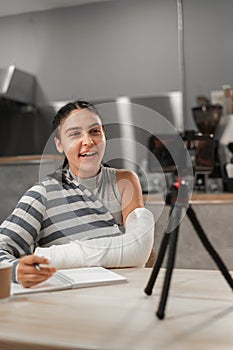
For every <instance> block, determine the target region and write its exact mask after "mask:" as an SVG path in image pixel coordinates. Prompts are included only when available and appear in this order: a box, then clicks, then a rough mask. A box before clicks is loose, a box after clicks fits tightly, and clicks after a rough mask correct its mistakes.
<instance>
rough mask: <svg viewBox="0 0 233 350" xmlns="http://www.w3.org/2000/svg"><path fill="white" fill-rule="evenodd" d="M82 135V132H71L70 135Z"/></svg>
mask: <svg viewBox="0 0 233 350" xmlns="http://www.w3.org/2000/svg"><path fill="white" fill-rule="evenodd" d="M80 135H81V133H80V132H72V133H71V134H69V137H79V136H80Z"/></svg>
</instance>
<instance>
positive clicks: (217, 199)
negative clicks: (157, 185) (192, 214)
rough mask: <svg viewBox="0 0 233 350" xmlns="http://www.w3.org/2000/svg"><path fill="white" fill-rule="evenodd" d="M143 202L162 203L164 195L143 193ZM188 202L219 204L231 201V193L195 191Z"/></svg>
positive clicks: (232, 195)
mask: <svg viewBox="0 0 233 350" xmlns="http://www.w3.org/2000/svg"><path fill="white" fill-rule="evenodd" d="M143 199H144V203H150V204H152V203H154V204H159V203H160V204H161V203H164V196H163V195H162V194H144V195H143ZM190 202H191V203H192V204H219V203H226V204H227V203H233V193H232V192H231V193H230V192H221V193H205V192H195V193H193V194H192V197H191V200H190Z"/></svg>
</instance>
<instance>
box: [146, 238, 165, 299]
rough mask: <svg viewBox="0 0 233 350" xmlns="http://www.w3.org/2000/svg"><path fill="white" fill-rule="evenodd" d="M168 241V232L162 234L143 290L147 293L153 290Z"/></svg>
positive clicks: (149, 293)
mask: <svg viewBox="0 0 233 350" xmlns="http://www.w3.org/2000/svg"><path fill="white" fill-rule="evenodd" d="M168 241H169V234H168V233H165V234H164V236H163V239H162V243H161V246H160V248H159V253H158V257H157V259H156V262H155V265H154V267H153V270H152V273H151V276H150V279H149V281H148V283H147V286H146V288H145V289H144V291H145V293H146V294H147V295H151V294H152V290H153V287H154V284H155V281H156V278H157V276H158V273H159V270H160V267H161V265H162V263H163V259H164V255H165V252H166V249H167V245H168Z"/></svg>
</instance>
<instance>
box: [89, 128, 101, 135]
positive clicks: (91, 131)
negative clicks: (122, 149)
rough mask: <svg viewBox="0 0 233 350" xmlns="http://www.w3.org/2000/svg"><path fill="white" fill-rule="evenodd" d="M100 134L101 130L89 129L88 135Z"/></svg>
mask: <svg viewBox="0 0 233 350" xmlns="http://www.w3.org/2000/svg"><path fill="white" fill-rule="evenodd" d="M100 133H101V129H91V130H90V134H92V135H99V134H100Z"/></svg>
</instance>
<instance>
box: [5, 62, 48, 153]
mask: <svg viewBox="0 0 233 350" xmlns="http://www.w3.org/2000/svg"><path fill="white" fill-rule="evenodd" d="M37 92H38V85H37V79H36V77H35V76H34V75H32V74H30V73H27V72H24V71H23V70H20V69H18V68H16V67H15V66H13V65H9V66H8V67H7V68H1V69H0V120H1V128H0V157H15V156H21V155H23V156H29V155H37V154H42V153H43V149H44V146H45V144H46V142H47V140H48V138H49V135H50V133H51V128H52V123H51V121H50V119H51V116H50V115H48V113H50V111H47V110H46V109H45V107H44V106H42V107H41V106H38V105H37V101H36V93H37ZM51 115H52V114H51Z"/></svg>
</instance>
